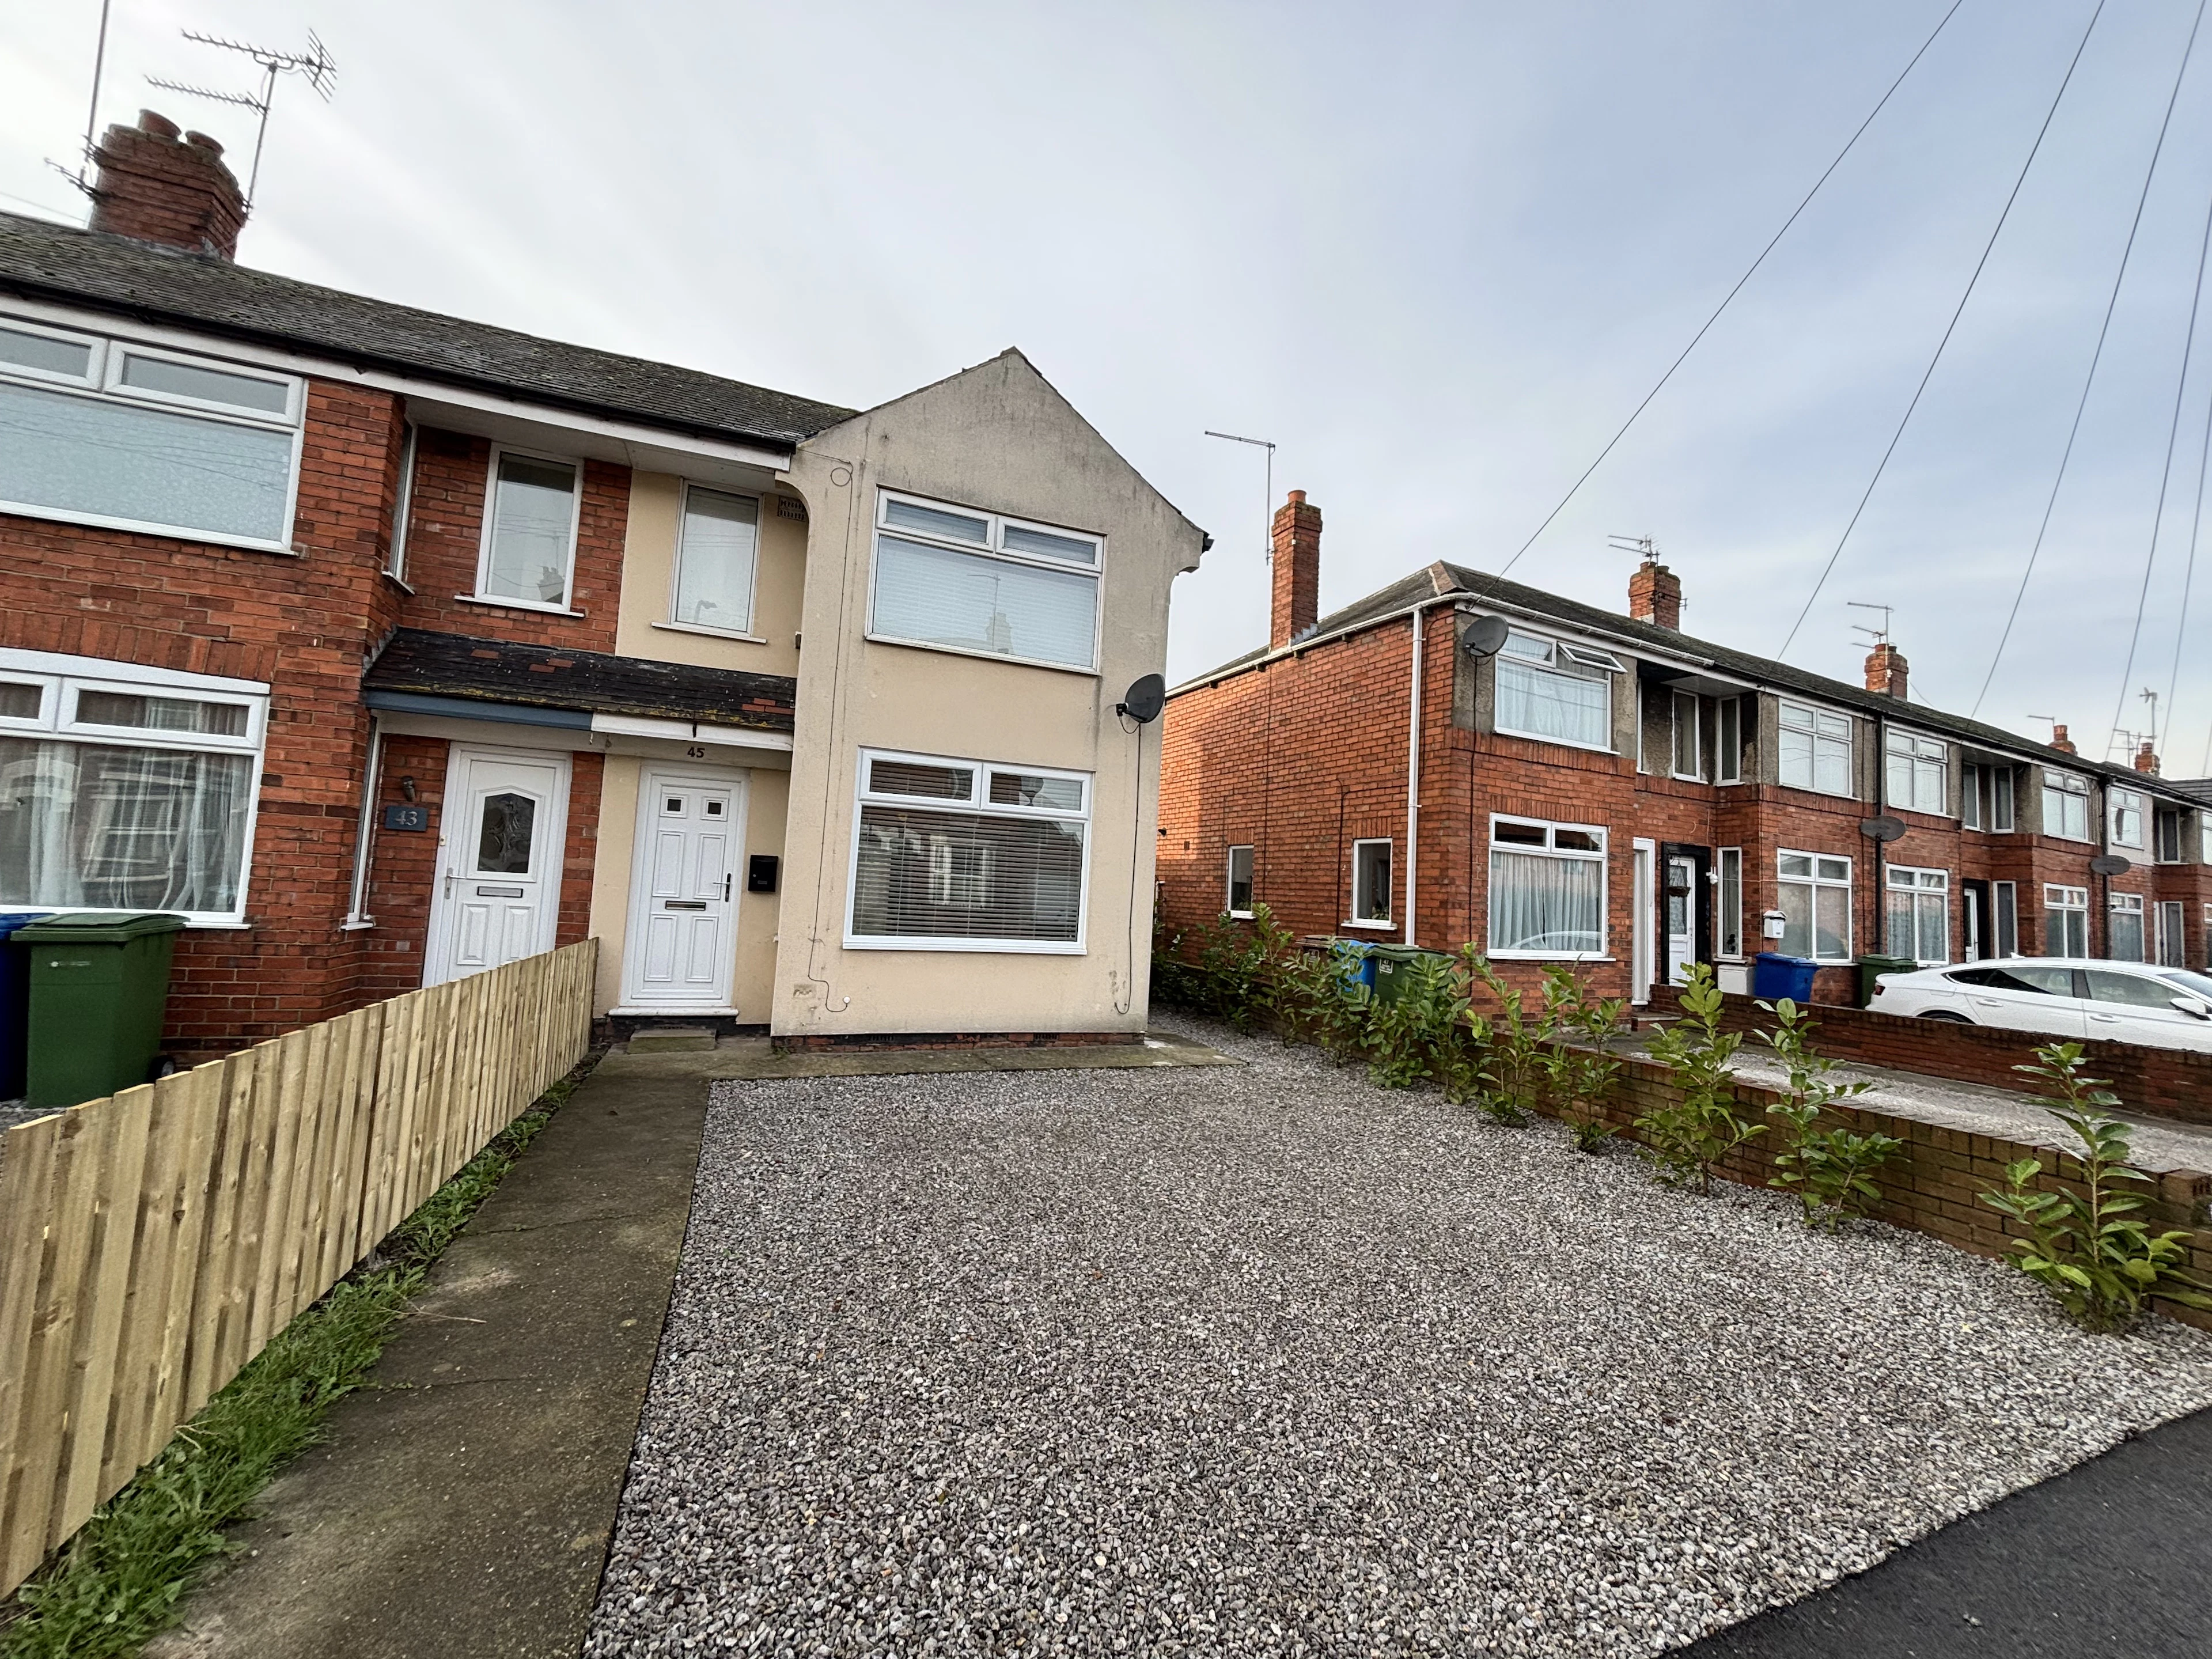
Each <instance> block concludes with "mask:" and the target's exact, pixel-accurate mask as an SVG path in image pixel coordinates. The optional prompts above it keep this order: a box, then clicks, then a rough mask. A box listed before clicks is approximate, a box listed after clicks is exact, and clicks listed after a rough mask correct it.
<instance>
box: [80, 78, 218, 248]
mask: <svg viewBox="0 0 2212 1659" xmlns="http://www.w3.org/2000/svg"><path fill="white" fill-rule="evenodd" d="M177 134H178V127H177V124H176V123H175V122H174V121H172V120H170V119H169V118H168V117H167V116H165V115H161V114H159V113H157V112H155V111H153V110H150V109H149V110H141V111H140V112H139V114H138V125H137V126H135V127H126V126H120V125H118V126H112V127H110V128H108V130H107V131H106V134H105V135H104V136H103V137H101V138H100V145H99V148H98V149H94V151H93V160H94V161H96V162H98V163H99V167H100V175H99V177H98V178H97V179H95V180H94V184H93V187H92V228H93V229H94V230H99V231H106V232H107V233H108V234H111V235H116V236H129V237H131V238H134V239H135V240H138V241H142V242H156V243H160V244H161V245H162V246H166V247H176V248H183V249H185V251H186V252H191V253H212V254H214V255H215V256H216V258H222V259H228V258H233V257H234V256H235V255H236V253H237V252H238V234H239V232H240V230H242V229H244V228H245V227H246V192H245V191H241V190H240V188H239V187H238V179H237V178H236V177H235V175H234V174H233V173H232V172H231V170H230V168H229V167H228V166H226V165H225V164H224V162H223V160H222V145H221V144H219V143H216V141H215V140H214V139H212V138H210V137H208V136H207V135H206V134H205V133H204V132H195V133H191V134H188V135H186V137H185V139H184V141H183V142H182V143H179V142H178V137H177Z"/></svg>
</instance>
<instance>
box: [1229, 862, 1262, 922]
mask: <svg viewBox="0 0 2212 1659" xmlns="http://www.w3.org/2000/svg"><path fill="white" fill-rule="evenodd" d="M1239 853H1242V854H1243V855H1244V885H1245V887H1246V888H1247V889H1248V890H1252V892H1253V896H1254V898H1255V901H1256V899H1257V896H1258V895H1257V890H1256V888H1255V883H1254V879H1253V878H1254V873H1255V870H1256V868H1257V861H1258V857H1259V854H1258V852H1257V850H1256V849H1255V848H1253V847H1251V846H1250V845H1249V844H1248V843H1245V842H1238V843H1237V845H1236V846H1234V847H1231V848H1230V849H1229V856H1228V864H1227V869H1226V871H1225V875H1226V877H1227V880H1226V881H1225V884H1224V886H1223V890H1222V896H1221V897H1222V904H1221V908H1223V909H1224V910H1225V911H1227V912H1228V913H1229V914H1230V915H1231V916H1234V917H1235V918H1236V919H1237V921H1250V920H1251V919H1252V907H1251V906H1250V905H1249V904H1248V905H1247V906H1246V907H1245V908H1243V909H1242V910H1240V909H1238V908H1237V854H1239Z"/></svg>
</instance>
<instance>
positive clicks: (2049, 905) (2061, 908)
mask: <svg viewBox="0 0 2212 1659" xmlns="http://www.w3.org/2000/svg"><path fill="white" fill-rule="evenodd" d="M2063 915H2078V916H2079V917H2081V949H2080V950H2079V951H2051V950H2046V951H2045V952H2044V955H2045V956H2050V957H2086V956H2087V955H2088V954H2089V890H2088V889H2087V888H2086V887H2069V886H2066V885H2064V884H2062V883H2059V882H2053V881H2046V882H2045V883H2044V884H2043V942H2044V944H2045V945H2049V944H2050V943H2051V918H2052V917H2053V916H2063ZM2067 927H2068V924H2065V923H2063V922H2062V923H2061V924H2060V927H2059V931H2060V933H2062V934H2063V933H2065V932H2066V931H2067ZM2060 942H2061V943H2066V942H2067V941H2065V940H2063V939H2062V940H2061V941H2060Z"/></svg>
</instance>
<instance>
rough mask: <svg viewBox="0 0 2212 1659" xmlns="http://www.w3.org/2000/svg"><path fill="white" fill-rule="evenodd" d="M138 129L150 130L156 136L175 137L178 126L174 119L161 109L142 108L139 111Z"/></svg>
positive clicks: (142, 130)
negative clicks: (162, 112)
mask: <svg viewBox="0 0 2212 1659" xmlns="http://www.w3.org/2000/svg"><path fill="white" fill-rule="evenodd" d="M138 131H141V132H150V133H152V134H153V135H154V136H155V137H156V138H173V137H176V136H177V132H178V127H177V124H176V123H175V122H174V121H172V120H171V119H170V118H168V117H167V116H166V115H163V114H161V112H159V111H157V110H150V109H142V110H140V111H139V112H138Z"/></svg>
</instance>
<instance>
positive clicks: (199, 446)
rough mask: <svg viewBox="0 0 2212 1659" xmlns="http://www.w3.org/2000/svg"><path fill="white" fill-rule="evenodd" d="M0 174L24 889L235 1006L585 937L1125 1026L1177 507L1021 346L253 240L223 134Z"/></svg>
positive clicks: (1143, 917)
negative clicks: (968, 355) (349, 266)
mask: <svg viewBox="0 0 2212 1659" xmlns="http://www.w3.org/2000/svg"><path fill="white" fill-rule="evenodd" d="M99 161H100V178H99V183H98V188H97V191H96V194H95V198H94V200H95V205H94V216H93V221H92V228H90V229H89V230H77V229H74V228H62V227H57V226H55V225H52V224H48V223H44V222H36V221H33V220H29V219H24V218H19V217H13V216H0V549H4V564H0V587H3V588H4V601H5V602H4V604H0V906H5V907H6V908H46V909H70V908H103V909H105V908H130V909H157V910H167V911H175V912H179V913H181V914H183V915H185V916H186V917H187V918H188V919H189V921H190V928H189V931H188V932H187V933H185V935H183V937H182V940H181V943H180V946H179V955H178V959H177V967H176V975H175V990H174V994H173V998H172V1003H171V1018H172V1033H171V1035H172V1039H173V1042H174V1043H175V1045H176V1046H177V1047H178V1048H180V1049H183V1050H185V1051H192V1050H206V1049H213V1048H226V1047H229V1046H233V1045H235V1044H237V1043H240V1042H248V1041H252V1040H255V1039H258V1038H260V1037H264V1036H269V1035H270V1034H272V1033H275V1032H278V1031H281V1030H288V1029H290V1028H293V1027H295V1026H298V1025H300V1024H303V1023H307V1022H309V1021H313V1020H315V1019H319V1018H325V1017H327V1016H328V1015H330V1014H332V1013H334V1012H339V1011H342V1010H343V1009H346V1008H349V1007H352V1006H357V1005H359V1004H362V1003H363V1002H366V1001H368V1000H374V999H376V998H380V997H384V996H388V995H391V994H397V993H398V992H402V991H404V990H408V989H410V988H412V987H417V986H421V985H424V984H428V983H435V982H437V981H442V980H445V979H448V978H451V977H453V976H455V975H464V974H467V973H470V972H472V971H475V970H477V969H482V968H485V967H489V966H492V965H495V964H496V963H502V962H506V961H509V960H512V959H514V958H515V957H520V956H523V955H526V954H529V953H532V952H534V951H542V950H544V949H547V948H549V947H551V946H553V945H556V944H562V943H567V942H568V941H570V940H574V939H581V938H584V937H586V936H587V935H596V936H597V937H599V939H601V940H602V941H603V943H604V947H605V948H604V950H603V951H602V954H601V957H600V963H601V966H600V975H601V979H600V985H599V1007H600V1009H601V1010H602V1011H604V1012H610V1013H612V1014H616V1015H622V1016H634V1017H636V1018H666V1017H668V1016H678V1017H682V1018H684V1019H686V1020H687V1021H692V1022H699V1023H719V1024H721V1025H723V1026H725V1027H727V1026H732V1025H743V1026H768V1027H770V1028H772V1029H773V1030H775V1032H776V1033H777V1034H779V1035H780V1036H785V1037H787V1038H790V1039H792V1040H793V1041H802V1042H833V1041H838V1040H843V1039H848V1038H860V1037H880V1036H886V1035H896V1036H915V1035H921V1034H935V1033H996V1034H1054V1035H1060V1034H1079V1035H1086V1036H1100V1037H1113V1036H1127V1035H1129V1034H1133V1032H1135V1031H1136V1030H1139V1029H1140V1028H1141V1026H1142V1024H1143V1019H1144V1012H1145V995H1146V961H1147V951H1146V939H1145V929H1146V925H1147V921H1148V916H1147V914H1146V910H1145V908H1143V907H1142V906H1141V905H1140V903H1139V899H1140V898H1141V897H1142V896H1144V895H1145V894H1146V893H1147V892H1149V890H1150V886H1151V883H1152V854H1153V848H1154V845H1155V842H1156V840H1157V837H1156V836H1155V835H1154V833H1153V821H1154V820H1153V815H1154V812H1155V810H1156V805H1157V787H1158V746H1157V745H1158V727H1157V726H1150V727H1143V728H1140V727H1139V726H1137V725H1136V723H1135V722H1133V721H1132V720H1128V719H1127V718H1125V717H1123V716H1122V715H1121V714H1119V713H1118V712H1117V705H1118V704H1119V703H1120V702H1121V701H1122V700H1123V696H1124V693H1125V691H1126V690H1127V687H1128V686H1129V685H1130V684H1131V683H1132V682H1133V681H1134V680H1136V679H1138V678H1139V677H1141V676H1144V675H1146V674H1151V673H1155V672H1157V671H1159V669H1160V668H1161V666H1162V665H1163V663H1164V657H1165V651H1166V636H1167V615H1168V597H1169V589H1170V584H1171V582H1172V580H1173V579H1174V577H1175V575H1176V574H1177V573H1178V572H1180V571H1182V570H1186V569H1189V568H1194V567H1195V565H1196V563H1197V562H1198V559H1199V556H1200V552H1201V550H1202V549H1203V547H1204V545H1205V538H1204V537H1203V536H1202V534H1201V533H1200V532H1199V531H1198V530H1197V529H1195V528H1194V526H1191V525H1190V524H1189V523H1188V521H1187V520H1184V519H1183V518H1182V515H1181V514H1180V513H1177V512H1176V510H1175V508H1174V507H1172V506H1170V504H1169V503H1168V502H1167V501H1164V499H1162V498H1161V497H1160V496H1159V495H1158V493H1157V492H1155V491H1154V490H1152V489H1151V488H1150V486H1148V485H1147V484H1146V483H1145V481H1144V480H1143V479H1142V478H1141V477H1139V476H1138V475H1137V474H1136V472H1135V471H1133V469H1131V468H1130V466H1129V465H1127V462H1125V461H1123V460H1122V459H1121V457H1120V456H1118V455H1117V454H1116V453H1115V452H1114V451H1113V450H1112V449H1111V448H1110V447H1109V446H1108V445H1107V444H1106V442H1105V441H1103V439H1102V438H1101V437H1100V436H1099V435H1098V434H1097V432H1096V431H1094V430H1093V429H1092V428H1091V427H1090V426H1089V425H1088V424H1087V423H1086V422H1085V421H1084V420H1083V419H1082V417H1081V416H1079V415H1078V414H1077V413H1076V412H1075V410H1073V408H1071V407H1070V406H1069V405H1068V404H1066V402H1065V400H1063V399H1062V398H1060V396H1059V395H1058V393H1056V392H1054V390H1053V388H1052V387H1051V386H1049V385H1048V384H1047V383H1046V382H1045V380H1043V379H1042V377H1041V376H1040V375H1039V374H1037V372H1036V370H1035V369H1034V368H1032V367H1031V366H1030V364H1029V362H1027V361H1026V360H1025V359H1024V358H1023V357H1022V356H1020V355H1019V354H1018V353H1017V352H1011V351H1010V352H1008V353H1006V354H1005V355H1004V356H1000V357H998V358H996V359H994V360H993V361H991V362H987V363H984V364H982V365H981V366H980V367H977V368H971V369H969V370H967V371H966V372H964V373H962V374H956V375H953V376H951V378H949V379H947V380H942V381H940V382H939V383H937V384H936V385H933V386H927V387H924V388H922V389H921V390H919V391H916V392H912V393H909V394H908V395H907V396H905V397H902V398H896V399H895V400H893V401H892V402H890V403H888V404H884V405H882V406H881V407H879V408H876V409H872V410H865V411H854V410H848V409H843V408H839V407H836V406H835V405H832V404H824V403H820V402H817V401H814V400H811V399H808V398H798V397H793V396H789V395H787V394H785V393H782V392H772V391H768V390H764V389H763V388H761V387H758V386H748V385H744V384H741V383H739V382H737V381H732V380H724V379H720V378H719V377H716V376H714V375H709V374H699V373H697V372H696V371H693V370H690V369H685V368H677V367H674V366H671V365H668V364H663V363H654V362H641V361H638V360H635V359H632V358H627V357H622V356H615V355H613V354H611V353H607V352H602V351H595V350H591V349H585V348H582V347H578V346H572V345H567V344H563V343H558V342H555V341H550V340H544V339H538V338H533V337H529V336H526V335H523V334H519V333H515V332H513V331H507V330H504V329H499V328H494V327H489V326H487V325H482V324H477V323H472V322H465V321H462V320H460V319H455V318H451V317H444V316H438V315H435V314H432V313H427V312H422V311H416V310H412V309H410V308H408V307H403V306H397V305H391V304H386V303H384V302H382V301H374V300H370V299H365V298H362V297H361V296H358V295H350V294H344V293H339V292H336V291H334V290H331V289H325V288H319V287H315V286H313V285H311V284H308V283H299V282H294V281H291V280H289V279H286V278H283V277H280V276H271V275H270V274H267V273H265V272H261V271H257V270H252V269H249V268H247V267H245V266H241V265H240V264H236V263H235V262H234V258H233V254H234V249H235V245H236V241H237V238H238V235H239V233H240V228H241V227H242V226H243V224H244V222H245V210H244V204H243V203H242V201H241V200H240V195H239V191H238V187H237V185H236V182H235V180H234V179H233V178H232V176H231V174H230V173H229V171H228V168H227V167H226V166H225V165H224V163H223V161H222V156H221V152H220V149H219V148H218V147H217V146H216V145H215V144H214V143H213V142H212V141H210V140H208V139H206V138H204V137H201V136H199V135H197V134H180V133H179V131H178V130H177V129H176V128H175V127H174V126H173V125H171V124H170V123H168V122H167V121H165V120H163V119H162V118H160V117H159V116H155V115H153V114H150V113H149V114H148V115H146V116H144V117H143V118H141V120H140V122H139V124H138V125H137V126H135V127H124V126H117V127H113V128H111V129H110V130H109V131H108V132H107V133H106V137H105V138H104V139H103V141H102V143H101V146H100V151H99Z"/></svg>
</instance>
